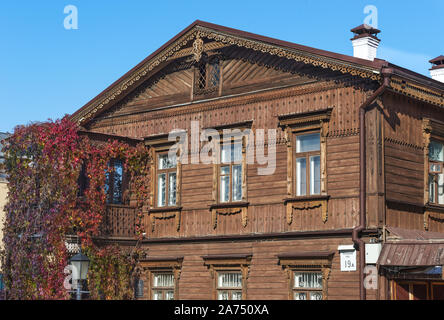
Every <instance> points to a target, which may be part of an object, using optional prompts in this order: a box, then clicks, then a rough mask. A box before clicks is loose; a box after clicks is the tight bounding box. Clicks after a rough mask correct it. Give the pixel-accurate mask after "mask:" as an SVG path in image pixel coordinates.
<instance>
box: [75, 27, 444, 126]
mask: <svg viewBox="0 0 444 320" xmlns="http://www.w3.org/2000/svg"><path fill="white" fill-rule="evenodd" d="M203 38H206V39H208V40H212V42H216V43H220V44H221V46H223V45H236V46H239V47H242V48H248V49H253V50H255V51H258V52H264V53H268V54H270V55H273V56H278V57H285V58H287V59H289V60H293V61H298V62H303V63H304V64H309V65H312V66H317V67H321V68H328V69H330V70H332V71H339V72H341V73H347V74H350V75H352V76H358V77H361V78H367V79H370V80H377V81H378V80H381V75H380V73H379V70H377V69H375V68H373V67H368V66H365V65H362V64H354V63H350V62H346V61H341V60H338V59H334V58H330V57H326V56H322V55H318V54H313V53H309V52H306V51H303V50H300V49H295V48H288V47H283V46H279V45H275V44H271V43H265V42H262V41H258V40H253V39H248V38H244V37H240V36H235V35H232V34H228V33H224V32H219V31H216V30H213V29H211V28H208V27H204V26H200V25H195V26H194V27H193V28H191V29H190V30H189V31H188V32H186V33H184V34H183V35H182V36H180V37H178V38H177V39H176V40H175V41H173V42H172V43H171V44H170V45H168V46H167V47H166V48H165V49H163V50H162V51H160V52H159V53H158V54H156V55H155V56H153V57H152V58H150V59H147V60H146V61H145V62H144V63H143V64H142V65H141V66H140V67H138V68H137V70H135V71H133V72H131V73H130V74H129V75H127V76H126V77H124V78H123V79H122V80H120V81H119V83H118V84H116V85H114V86H113V87H111V88H110V89H109V90H107V91H105V92H104V93H103V94H102V95H100V96H99V97H98V98H97V99H94V100H93V101H92V102H91V103H89V104H87V105H86V106H85V107H84V108H82V109H81V110H80V112H76V113H75V114H74V115H73V117H72V120H73V121H76V122H77V123H78V124H79V125H83V124H84V123H85V122H86V121H88V120H90V119H91V118H93V117H94V116H95V115H96V114H97V113H98V112H100V111H101V110H102V109H103V108H104V107H105V106H107V105H108V104H109V103H110V102H112V101H114V100H116V99H117V97H118V96H120V95H121V94H122V93H123V92H126V91H127V90H128V89H129V88H130V87H133V86H134V85H135V84H136V83H139V82H140V81H143V80H145V79H146V78H147V77H148V76H149V75H151V73H152V71H153V70H154V68H156V67H158V66H161V65H162V64H163V63H165V62H166V61H168V60H169V59H170V58H171V57H172V56H174V55H175V54H176V53H177V52H179V51H181V50H182V49H183V48H185V47H188V48H190V47H189V45H190V42H191V41H194V40H196V39H200V40H201V41H203V40H202V39H203ZM194 45H195V46H196V48H195V46H194ZM202 46H203V48H202V51H203V50H204V48H205V44H203V42H202ZM200 47H201V43H200V41H197V42H195V43H193V45H192V47H191V48H190V54H193V55H194V58H195V59H196V58H199V52H201V49H200ZM390 85H391V87H392V88H393V90H394V91H397V92H400V93H402V94H405V95H408V96H412V97H415V98H417V99H420V100H422V101H426V102H429V103H433V104H435V105H438V106H443V105H444V94H443V92H442V91H441V90H438V89H436V90H435V89H433V88H429V87H425V86H422V85H418V84H416V83H413V82H411V81H408V82H407V81H405V80H402V79H401V78H398V77H392V79H391V83H390Z"/></svg>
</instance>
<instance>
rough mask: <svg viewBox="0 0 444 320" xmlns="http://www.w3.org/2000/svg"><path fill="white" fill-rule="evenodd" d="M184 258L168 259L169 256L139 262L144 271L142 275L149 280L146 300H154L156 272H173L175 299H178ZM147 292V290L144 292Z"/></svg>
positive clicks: (148, 258) (147, 258) (154, 257)
mask: <svg viewBox="0 0 444 320" xmlns="http://www.w3.org/2000/svg"><path fill="white" fill-rule="evenodd" d="M182 262H183V256H180V257H168V256H150V255H149V256H148V257H145V258H142V259H140V260H139V266H140V268H141V269H142V270H143V271H142V273H143V274H144V275H145V277H146V279H147V280H148V281H147V282H146V283H147V289H148V290H147V292H148V294H147V295H145V299H152V292H151V291H152V290H151V289H152V287H151V286H152V283H153V281H152V280H153V274H154V273H156V272H171V273H172V274H173V276H174V298H175V299H177V297H178V295H179V279H180V274H181V272H182ZM144 291H145V290H144Z"/></svg>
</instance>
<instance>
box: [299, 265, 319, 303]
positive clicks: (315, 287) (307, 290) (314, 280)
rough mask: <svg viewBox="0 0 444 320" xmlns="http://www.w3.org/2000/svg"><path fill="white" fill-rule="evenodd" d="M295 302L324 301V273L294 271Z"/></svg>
mask: <svg viewBox="0 0 444 320" xmlns="http://www.w3.org/2000/svg"><path fill="white" fill-rule="evenodd" d="M293 299H294V300H322V273H321V272H307V271H293Z"/></svg>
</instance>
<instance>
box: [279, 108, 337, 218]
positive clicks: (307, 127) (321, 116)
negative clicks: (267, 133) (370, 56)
mask: <svg viewBox="0 0 444 320" xmlns="http://www.w3.org/2000/svg"><path fill="white" fill-rule="evenodd" d="M331 111H332V109H331V108H329V109H325V110H320V111H315V112H308V113H299V114H288V115H281V116H279V117H278V118H279V126H280V127H281V128H282V130H284V132H285V139H286V144H287V197H286V199H285V200H284V203H285V205H286V209H287V223H288V224H291V223H292V221H293V210H304V209H314V208H318V207H321V212H322V221H323V222H324V223H325V222H327V219H328V198H329V197H328V193H327V136H328V126H329V121H330V116H331Z"/></svg>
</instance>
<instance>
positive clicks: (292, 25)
mask: <svg viewBox="0 0 444 320" xmlns="http://www.w3.org/2000/svg"><path fill="white" fill-rule="evenodd" d="M70 4H71V5H75V6H76V7H77V9H78V29H77V30H66V29H65V28H64V24H63V21H64V19H65V17H66V16H67V14H65V13H64V7H65V6H67V5H70ZM367 5H374V6H375V7H376V8H377V9H378V28H379V29H381V30H382V33H381V34H380V38H381V39H382V42H381V45H380V48H379V51H378V57H379V58H382V59H387V60H389V61H391V62H393V63H395V64H398V65H401V66H403V67H407V68H409V69H412V70H414V71H416V72H419V73H422V74H425V75H428V74H429V73H428V69H429V67H430V64H429V63H428V62H427V61H428V60H430V59H431V58H434V57H436V56H438V55H440V54H444V33H443V32H442V30H443V29H444V19H443V17H442V5H443V1H442V0H422V1H396V0H391V1H387V0H386V1H379V0H372V1H370V0H365V1H360V0H341V1H323V0H317V1H310V0H292V1H281V0H273V1H250V0H237V1H231V0H224V1H192V0H188V1H183V0H182V1H171V0H163V1H142V0H141V1H136V0H127V1H122V0H119V1H117V0H115V1H99V0H94V1H93V0H82V1H74V0H66V1H65V0H47V1H31V0H30V1H23V0H20V1H19V0H18V1H2V2H1V3H0V39H1V47H0V111H1V112H0V132H1V131H9V132H11V131H12V130H13V128H14V127H15V126H16V125H18V124H26V123H29V122H31V121H44V120H46V119H48V118H52V119H56V118H59V117H62V116H63V115H64V114H66V113H73V112H74V111H75V110H77V109H78V108H80V107H81V106H83V105H84V104H85V103H86V102H88V101H89V100H90V99H92V98H93V97H95V96H96V95H97V94H99V93H100V92H101V91H102V90H103V89H105V88H106V87H107V86H108V85H110V84H111V83H112V82H114V81H115V80H116V79H117V78H119V77H120V76H121V75H123V74H124V73H125V72H127V71H128V70H129V69H130V68H132V67H133V66H135V65H136V64H137V63H138V62H140V61H141V60H142V59H143V58H145V57H146V56H148V55H149V54H150V53H151V52H153V51H154V50H156V49H157V48H158V47H160V46H161V45H162V44H163V43H165V42H166V41H168V40H169V39H170V38H172V37H173V36H174V35H176V34H177V33H179V32H180V31H181V30H182V29H184V28H185V27H186V26H188V25H189V24H190V23H192V22H193V21H194V20H196V19H199V20H204V21H208V22H212V23H216V24H221V25H225V26H228V27H232V28H237V29H241V30H245V31H250V32H253V33H258V34H262V35H266V36H270V37H273V38H278V39H282V40H286V41H291V42H295V43H299V44H303V45H308V46H312V47H315V48H319V49H324V50H329V51H334V52H339V53H343V54H349V55H351V54H352V46H351V42H350V38H351V37H352V33H351V32H350V29H351V28H353V27H355V26H357V25H359V24H362V23H363V22H364V19H365V17H366V14H364V7H366V6H367ZM438 30H439V31H438Z"/></svg>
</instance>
